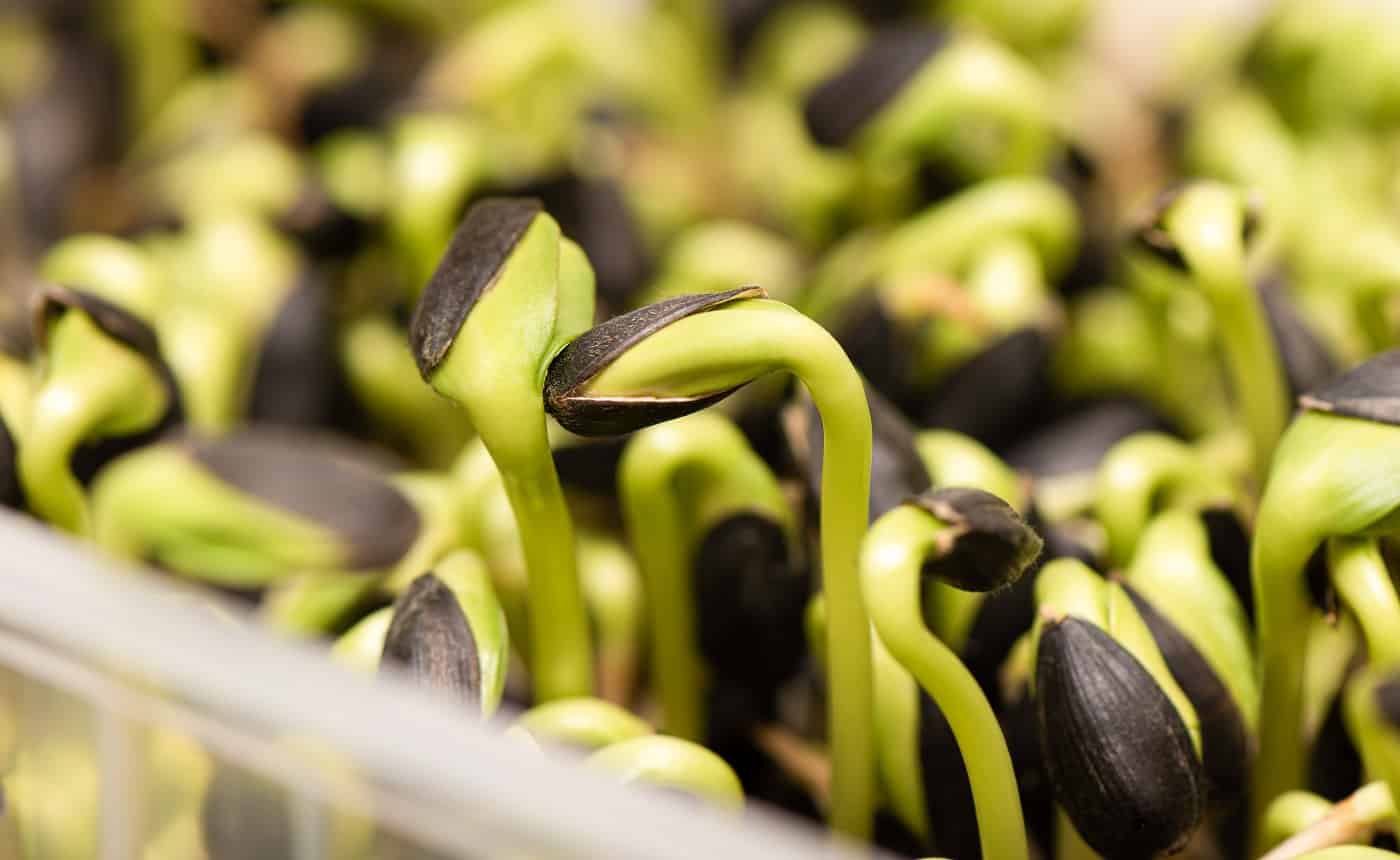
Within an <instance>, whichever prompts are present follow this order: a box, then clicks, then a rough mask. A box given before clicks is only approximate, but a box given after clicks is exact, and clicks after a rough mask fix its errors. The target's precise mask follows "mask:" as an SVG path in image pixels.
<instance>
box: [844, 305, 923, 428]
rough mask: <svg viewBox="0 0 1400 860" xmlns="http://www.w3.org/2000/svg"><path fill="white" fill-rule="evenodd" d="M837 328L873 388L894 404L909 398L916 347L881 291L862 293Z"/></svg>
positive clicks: (847, 349)
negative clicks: (910, 371) (883, 300)
mask: <svg viewBox="0 0 1400 860" xmlns="http://www.w3.org/2000/svg"><path fill="white" fill-rule="evenodd" d="M834 328H835V331H834V332H833V333H834V334H835V336H836V340H837V341H838V342H839V343H840V344H841V348H842V349H843V350H845V351H846V357H847V358H849V359H850V360H851V364H854V365H855V366H856V369H857V370H859V371H860V373H861V375H862V376H864V377H865V379H866V381H867V382H869V384H870V387H873V388H875V389H876V390H878V391H879V392H880V393H881V394H883V395H884V396H886V397H888V398H890V399H891V400H894V401H900V400H903V399H904V398H906V397H907V396H908V393H909V392H908V380H909V357H910V355H911V354H912V350H913V344H911V343H910V342H909V340H910V338H909V337H908V336H907V334H906V333H905V332H903V331H901V329H900V326H899V324H898V322H897V321H896V320H894V319H893V318H891V317H890V315H889V314H888V313H887V312H886V310H885V306H884V304H883V303H882V302H881V301H880V294H879V291H878V290H875V289H873V288H869V289H862V290H860V294H859V295H858V296H856V297H855V298H854V299H853V300H852V301H851V303H850V305H849V306H847V307H846V309H845V311H844V312H843V314H842V319H841V321H840V322H839V323H838V324H837V325H836V326H835V327H834Z"/></svg>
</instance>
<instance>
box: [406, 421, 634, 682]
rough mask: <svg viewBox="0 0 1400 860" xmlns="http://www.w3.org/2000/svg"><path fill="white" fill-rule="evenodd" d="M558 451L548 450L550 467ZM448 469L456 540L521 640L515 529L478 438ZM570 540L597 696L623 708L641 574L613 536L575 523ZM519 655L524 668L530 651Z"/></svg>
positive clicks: (525, 626)
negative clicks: (472, 553)
mask: <svg viewBox="0 0 1400 860" xmlns="http://www.w3.org/2000/svg"><path fill="white" fill-rule="evenodd" d="M558 453H559V451H558V449H556V450H555V454H556V460H555V463H556V466H557V465H558V464H559V460H558V459H557V454H558ZM453 471H454V475H453V477H452V479H451V480H452V481H453V482H454V483H455V484H456V485H457V492H456V495H457V496H458V497H459V498H460V499H461V500H462V504H461V505H460V506H459V508H458V512H457V518H458V525H459V531H460V533H461V535H462V540H463V542H464V543H465V544H466V545H467V546H470V547H472V548H473V549H475V550H476V551H477V552H479V553H480V554H481V557H482V559H483V560H484V561H485V562H486V565H487V568H488V569H489V570H490V571H491V577H492V579H493V580H494V581H495V583H496V587H497V589H498V591H499V593H500V596H501V602H502V603H503V604H504V605H505V607H506V615H507V617H508V618H509V619H510V621H511V628H512V629H513V630H515V631H516V632H517V635H519V636H521V637H525V635H526V633H527V632H528V630H529V627H530V619H529V617H528V611H527V609H528V607H527V604H528V602H529V573H528V570H527V564H526V557H525V551H524V546H523V545H522V542H521V536H520V527H519V524H518V523H517V522H516V518H515V513H514V511H513V510H512V509H511V504H510V497H509V495H508V494H507V493H506V489H505V484H504V482H503V481H502V478H501V474H500V472H499V471H498V470H497V469H496V466H495V464H494V463H492V461H491V457H490V454H489V453H488V452H487V450H486V447H485V446H484V445H483V444H481V441H480V440H473V441H472V442H470V443H468V444H467V445H466V446H465V448H464V449H463V450H462V452H461V454H460V456H459V458H458V461H457V464H456V465H455V466H454V470H453ZM609 477H610V478H611V476H609ZM575 538H576V540H577V550H576V551H577V558H578V576H579V587H580V589H581V591H582V596H583V602H584V606H585V608H586V610H587V612H588V617H589V620H590V622H591V623H590V626H591V628H592V630H593V637H594V640H593V641H594V644H595V646H596V658H597V659H596V664H595V670H596V672H597V687H598V690H597V692H598V695H599V696H600V697H602V698H603V699H605V700H607V701H610V702H615V703H617V704H619V705H623V706H626V705H627V704H629V703H630V702H631V700H632V696H633V694H634V692H635V685H636V679H637V665H638V662H639V660H640V658H641V654H642V652H643V650H644V649H643V643H642V637H643V627H644V626H645V625H644V623H643V622H644V614H645V608H646V600H645V599H644V597H643V588H642V574H641V571H640V570H639V569H638V564H637V561H636V560H635V559H634V558H633V557H632V554H631V553H630V552H629V551H628V549H627V548H626V547H625V546H623V544H622V542H621V541H620V539H619V538H618V537H617V536H615V535H614V534H612V533H610V532H608V531H604V530H601V529H597V528H591V527H589V526H586V525H581V526H579V527H577V528H576V530H575ZM393 585H394V583H393V581H391V582H390V586H391V587H392V586H393ZM521 650H522V651H523V653H524V656H525V657H526V662H527V664H528V662H529V656H530V652H529V651H528V649H527V648H522V649H521Z"/></svg>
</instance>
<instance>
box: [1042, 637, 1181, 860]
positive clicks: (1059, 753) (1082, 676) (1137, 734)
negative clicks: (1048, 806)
mask: <svg viewBox="0 0 1400 860" xmlns="http://www.w3.org/2000/svg"><path fill="white" fill-rule="evenodd" d="M1035 689H1036V720H1037V723H1038V726H1039V734H1040V743H1041V752H1042V754H1043V755H1044V757H1045V764H1046V768H1047V771H1048V772H1049V775H1050V781H1051V783H1052V785H1053V786H1054V789H1055V796H1056V798H1057V799H1058V800H1059V802H1060V804H1061V805H1062V806H1063V807H1064V809H1065V811H1066V812H1067V813H1068V815H1069V817H1070V819H1071V820H1072V821H1073V822H1074V826H1075V828H1076V829H1077V830H1078V831H1079V833H1080V834H1081V835H1082V836H1083V837H1084V839H1085V841H1086V842H1088V843H1089V845H1090V846H1091V847H1092V848H1093V849H1094V850H1096V851H1098V852H1099V853H1100V854H1102V855H1103V856H1104V857H1105V858H1107V860H1142V858H1145V857H1153V856H1156V855H1157V854H1159V853H1163V852H1170V851H1173V850H1176V849H1178V848H1180V847H1181V846H1182V845H1184V844H1185V843H1186V841H1187V840H1188V839H1190V837H1191V834H1192V832H1193V831H1194V830H1195V829H1196V827H1197V825H1198V824H1199V823H1200V819H1201V814H1202V810H1203V807H1204V791H1205V789H1204V786H1205V776H1204V773H1203V770H1202V767H1201V762H1200V760H1199V759H1198V758H1197V757H1196V751H1195V749H1194V748H1193V746H1192V744H1191V736H1190V734H1188V732H1187V729H1186V725H1185V723H1184V722H1183V721H1182V719H1181V716H1180V714H1178V713H1177V711H1176V709H1175V708H1174V707H1173V706H1172V703H1171V701H1170V700H1169V699H1168V698H1167V695H1166V693H1164V692H1163V691H1162V688H1161V687H1159V686H1158V685H1157V683H1156V681H1154V680H1153V678H1152V676H1151V675H1150V674H1149V673H1148V672H1147V670H1146V669H1145V668H1143V666H1142V664H1141V663H1139V662H1138V661H1137V659H1136V658H1135V657H1133V656H1132V654H1130V653H1129V652H1128V651H1127V650H1126V649H1124V648H1123V647H1122V646H1121V645H1119V644H1118V643H1117V642H1115V641H1114V640H1113V639H1112V638H1111V637H1110V636H1109V635H1108V634H1107V633H1105V632H1104V631H1103V630H1100V629H1099V628H1098V627H1095V626H1094V625H1092V624H1090V623H1088V622H1086V621H1083V620H1082V619H1078V618H1073V617H1070V618H1066V619H1064V620H1062V621H1058V622H1051V623H1049V624H1047V625H1046V626H1045V628H1044V631H1043V633H1042V634H1041V638H1040V645H1039V648H1038V651H1037V659H1036V685H1035Z"/></svg>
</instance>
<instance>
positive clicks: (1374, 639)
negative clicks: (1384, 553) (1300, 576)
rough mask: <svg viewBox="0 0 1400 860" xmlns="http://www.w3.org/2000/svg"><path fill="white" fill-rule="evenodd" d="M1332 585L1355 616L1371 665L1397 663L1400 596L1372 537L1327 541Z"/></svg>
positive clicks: (1391, 665)
mask: <svg viewBox="0 0 1400 860" xmlns="http://www.w3.org/2000/svg"><path fill="white" fill-rule="evenodd" d="M1327 566H1328V568H1329V569H1330V570H1331V572H1332V585H1333V587H1334V588H1336V589H1337V594H1338V596H1339V597H1341V599H1342V603H1343V604H1345V606H1346V607H1347V609H1348V610H1349V611H1350V612H1351V614H1352V615H1354V616H1355V617H1356V621H1357V623H1358V624H1359V625H1360V627H1361V632H1362V635H1363V636H1364V637H1365V639H1366V650H1367V652H1368V654H1369V656H1370V662H1371V664H1372V665H1373V666H1376V667H1378V668H1380V669H1388V668H1390V667H1393V666H1396V665H1400V638H1397V637H1396V635H1395V634H1396V631H1400V597H1397V596H1396V593H1395V584H1394V583H1393V582H1392V581H1391V579H1390V571H1388V570H1386V566H1385V560H1384V559H1382V558H1381V551H1380V546H1379V544H1378V543H1377V541H1376V539H1375V538H1333V539H1332V540H1330V541H1328V544H1327Z"/></svg>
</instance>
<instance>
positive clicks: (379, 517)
mask: <svg viewBox="0 0 1400 860" xmlns="http://www.w3.org/2000/svg"><path fill="white" fill-rule="evenodd" d="M183 444H184V445H185V447H186V449H187V450H188V452H189V456H190V458H191V459H192V460H193V461H194V462H195V463H197V464H199V465H200V466H202V467H203V468H205V469H207V470H208V471H209V472H210V473H212V474H213V475H214V476H216V477H217V478H219V479H220V480H222V481H224V482H225V483H227V484H229V485H230V486H232V487H235V488H237V489H239V490H242V491H243V492H246V493H248V494H249V495H251V496H253V497H255V498H258V499H262V500H264V501H266V502H268V503H270V504H271V505H273V506H274V507H277V508H280V509H283V510H286V511H290V512H292V513H294V514H297V515H300V516H303V517H305V518H307V519H309V520H311V521H312V522H315V523H318V524H320V525H323V526H325V527H326V528H328V529H330V530H331V531H332V532H334V533H335V534H336V535H338V536H339V537H340V539H341V540H342V541H344V543H345V546H346V554H347V564H348V565H349V566H350V567H351V568H352V569H379V568H386V567H389V566H391V565H393V564H394V563H395V562H397V561H398V560H399V559H400V558H402V557H403V555H404V553H406V552H407V551H408V549H409V547H410V546H412V544H413V542H414V540H415V539H416V538H417V536H418V532H419V529H420V527H421V525H422V523H421V518H420V517H419V515H418V511H417V510H416V509H415V508H414V507H413V505H412V504H410V503H409V501H408V499H407V498H405V497H404V496H403V494H402V493H400V492H399V491H398V489H396V488H395V487H394V486H393V485H392V484H390V483H389V482H388V481H387V480H385V477H384V475H383V474H382V473H381V472H379V471H378V470H377V469H375V468H371V467H370V466H369V465H368V462H367V460H366V456H365V452H364V450H363V449H361V448H359V446H355V445H350V444H348V443H345V442H341V441H339V440H335V439H333V438H331V437H327V436H324V435H320V434H310V433H304V432H297V431H293V430H289V429H272V428H267V427H263V428H257V429H248V430H243V431H240V432H238V433H235V434H233V435H231V436H227V437H224V438H221V439H197V438H191V439H187V440H185V441H184V443H183Z"/></svg>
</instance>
